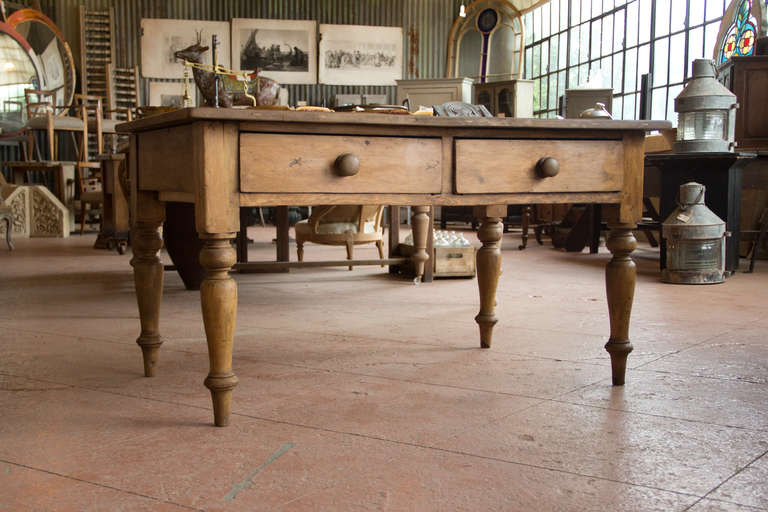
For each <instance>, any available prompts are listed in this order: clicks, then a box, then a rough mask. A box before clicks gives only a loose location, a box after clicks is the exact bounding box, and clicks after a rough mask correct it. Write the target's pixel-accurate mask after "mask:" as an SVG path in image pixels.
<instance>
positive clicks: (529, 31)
mask: <svg viewBox="0 0 768 512" xmlns="http://www.w3.org/2000/svg"><path fill="white" fill-rule="evenodd" d="M523 24H524V25H525V45H526V46H528V45H529V44H531V43H532V42H533V14H531V13H530V12H529V13H527V14H525V15H523Z"/></svg>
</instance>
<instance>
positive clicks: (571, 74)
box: [568, 67, 579, 89]
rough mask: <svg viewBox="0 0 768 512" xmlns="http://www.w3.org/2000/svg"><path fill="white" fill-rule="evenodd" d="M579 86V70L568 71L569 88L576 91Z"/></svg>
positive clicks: (571, 69)
mask: <svg viewBox="0 0 768 512" xmlns="http://www.w3.org/2000/svg"><path fill="white" fill-rule="evenodd" d="M578 85H579V68H577V67H573V68H570V69H568V88H569V89H574V88H576V87H578Z"/></svg>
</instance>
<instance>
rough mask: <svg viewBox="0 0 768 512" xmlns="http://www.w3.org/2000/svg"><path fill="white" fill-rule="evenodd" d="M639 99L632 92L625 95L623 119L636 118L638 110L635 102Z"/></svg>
mask: <svg viewBox="0 0 768 512" xmlns="http://www.w3.org/2000/svg"><path fill="white" fill-rule="evenodd" d="M636 99H637V95H636V94H630V95H627V96H624V112H623V114H622V116H621V118H622V119H636V118H637V112H636V111H635V102H636Z"/></svg>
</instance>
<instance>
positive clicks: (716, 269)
mask: <svg viewBox="0 0 768 512" xmlns="http://www.w3.org/2000/svg"><path fill="white" fill-rule="evenodd" d="M704 191H705V187H704V185H701V184H699V183H694V182H690V183H686V184H684V185H681V186H680V201H679V203H678V204H679V206H678V208H677V209H675V211H674V212H672V215H670V216H669V217H667V220H665V221H664V223H663V224H662V228H661V236H662V237H663V238H664V239H665V240H666V243H667V268H665V269H664V270H663V271H662V273H661V280H662V281H664V282H666V283H682V284H713V283H722V282H723V279H724V278H725V237H726V236H727V232H726V231H725V222H723V221H722V220H721V219H720V217H718V216H717V215H715V214H714V213H713V212H712V210H710V209H709V208H707V207H706V205H705V204H704Z"/></svg>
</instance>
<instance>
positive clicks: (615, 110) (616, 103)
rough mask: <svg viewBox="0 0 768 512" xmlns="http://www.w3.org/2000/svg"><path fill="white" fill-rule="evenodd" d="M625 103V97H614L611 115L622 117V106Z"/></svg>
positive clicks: (616, 117)
mask: <svg viewBox="0 0 768 512" xmlns="http://www.w3.org/2000/svg"><path fill="white" fill-rule="evenodd" d="M623 105H624V98H622V97H621V96H619V97H618V98H613V105H612V106H611V115H612V116H613V118H614V119H621V111H622V107H623Z"/></svg>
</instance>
